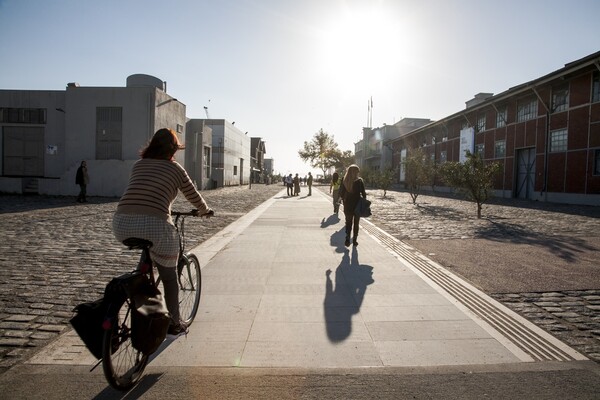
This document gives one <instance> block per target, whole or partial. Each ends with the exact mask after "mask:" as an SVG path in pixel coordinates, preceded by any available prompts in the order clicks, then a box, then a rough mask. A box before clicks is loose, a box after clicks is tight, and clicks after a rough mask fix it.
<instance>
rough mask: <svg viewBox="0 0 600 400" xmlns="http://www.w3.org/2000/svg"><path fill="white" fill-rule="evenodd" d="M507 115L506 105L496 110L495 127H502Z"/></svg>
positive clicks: (504, 124)
mask: <svg viewBox="0 0 600 400" xmlns="http://www.w3.org/2000/svg"><path fill="white" fill-rule="evenodd" d="M507 115H508V112H507V110H506V107H504V108H503V109H501V110H498V111H497V112H496V128H504V127H505V126H506V117H507Z"/></svg>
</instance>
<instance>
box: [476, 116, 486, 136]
mask: <svg viewBox="0 0 600 400" xmlns="http://www.w3.org/2000/svg"><path fill="white" fill-rule="evenodd" d="M486 120H487V118H486V114H485V113H481V114H479V115H477V121H476V122H475V131H476V132H477V133H479V132H483V131H485V129H486Z"/></svg>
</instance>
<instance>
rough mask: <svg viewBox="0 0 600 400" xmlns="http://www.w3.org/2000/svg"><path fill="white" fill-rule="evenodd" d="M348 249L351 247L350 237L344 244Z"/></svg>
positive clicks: (347, 237)
mask: <svg viewBox="0 0 600 400" xmlns="http://www.w3.org/2000/svg"><path fill="white" fill-rule="evenodd" d="M344 245H345V246H346V247H348V246H350V236H346V241H345V242H344Z"/></svg>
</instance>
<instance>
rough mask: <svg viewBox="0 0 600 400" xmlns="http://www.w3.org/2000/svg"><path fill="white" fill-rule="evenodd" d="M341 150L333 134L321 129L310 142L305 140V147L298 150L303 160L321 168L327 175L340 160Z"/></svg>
mask: <svg viewBox="0 0 600 400" xmlns="http://www.w3.org/2000/svg"><path fill="white" fill-rule="evenodd" d="M340 154H342V153H341V152H340V150H339V149H338V144H337V143H336V142H335V140H334V139H333V136H332V135H329V134H328V133H327V132H325V131H323V129H320V130H319V132H317V133H315V135H314V136H313V139H312V140H311V141H310V142H304V148H303V149H302V150H299V151H298V155H299V156H300V158H301V159H302V161H305V162H306V161H308V162H309V163H310V165H311V167H313V168H319V169H320V170H322V171H323V176H325V174H326V172H327V170H328V169H329V168H331V167H333V166H335V165H336V163H337V162H339V160H340Z"/></svg>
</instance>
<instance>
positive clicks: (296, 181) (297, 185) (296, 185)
mask: <svg viewBox="0 0 600 400" xmlns="http://www.w3.org/2000/svg"><path fill="white" fill-rule="evenodd" d="M299 194H300V178H299V177H298V174H296V176H295V177H294V196H298V195H299Z"/></svg>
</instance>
